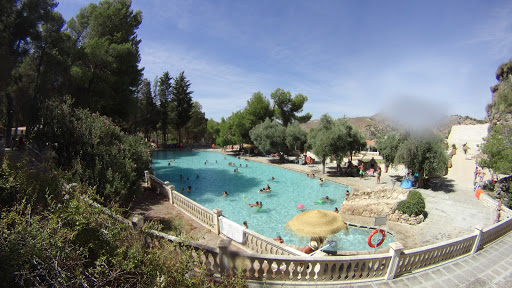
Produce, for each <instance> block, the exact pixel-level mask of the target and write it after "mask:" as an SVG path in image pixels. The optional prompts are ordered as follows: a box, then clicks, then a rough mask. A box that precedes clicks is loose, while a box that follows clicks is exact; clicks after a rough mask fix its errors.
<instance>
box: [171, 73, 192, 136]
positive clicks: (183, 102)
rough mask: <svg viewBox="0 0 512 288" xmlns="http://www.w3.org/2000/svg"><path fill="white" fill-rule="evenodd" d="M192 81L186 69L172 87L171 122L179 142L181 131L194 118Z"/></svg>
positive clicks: (175, 79)
mask: <svg viewBox="0 0 512 288" xmlns="http://www.w3.org/2000/svg"><path fill="white" fill-rule="evenodd" d="M189 89H190V81H188V80H187V78H186V77H185V75H184V71H182V72H181V73H180V75H178V77H176V78H174V84H173V85H172V88H171V94H172V96H171V124H172V125H173V126H174V128H175V129H176V132H177V133H178V143H182V142H181V131H182V129H183V127H185V125H187V123H188V122H189V121H190V119H191V118H192V114H191V112H192V108H193V107H194V104H193V102H192V93H193V91H190V90H189Z"/></svg>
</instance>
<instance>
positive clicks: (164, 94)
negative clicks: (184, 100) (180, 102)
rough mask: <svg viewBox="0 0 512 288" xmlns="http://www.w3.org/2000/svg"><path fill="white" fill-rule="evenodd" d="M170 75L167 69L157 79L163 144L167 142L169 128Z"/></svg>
mask: <svg viewBox="0 0 512 288" xmlns="http://www.w3.org/2000/svg"><path fill="white" fill-rule="evenodd" d="M171 81H172V77H171V76H170V75H169V72H168V71H165V72H164V74H163V75H162V77H160V79H159V80H158V92H157V95H158V100H159V101H160V106H159V108H160V129H161V130H162V139H163V140H162V141H163V143H164V144H166V143H167V129H168V128H169V122H170V111H169V106H170V102H169V101H170V100H171V95H172V94H171V92H172V91H171V88H172V83H171Z"/></svg>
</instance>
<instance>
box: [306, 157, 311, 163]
mask: <svg viewBox="0 0 512 288" xmlns="http://www.w3.org/2000/svg"><path fill="white" fill-rule="evenodd" d="M306 163H308V164H309V163H311V157H309V156H308V157H306Z"/></svg>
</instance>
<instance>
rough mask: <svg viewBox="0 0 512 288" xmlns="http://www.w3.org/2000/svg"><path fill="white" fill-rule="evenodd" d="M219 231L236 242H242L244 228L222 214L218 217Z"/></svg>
mask: <svg viewBox="0 0 512 288" xmlns="http://www.w3.org/2000/svg"><path fill="white" fill-rule="evenodd" d="M219 225H220V232H221V233H222V234H224V236H226V237H228V238H229V239H233V240H235V241H236V242H238V243H243V242H244V238H245V237H244V236H245V232H244V231H245V228H244V227H243V226H241V225H239V224H237V223H235V222H233V221H231V220H229V219H228V218H226V217H224V216H220V217H219Z"/></svg>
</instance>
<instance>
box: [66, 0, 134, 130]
mask: <svg viewBox="0 0 512 288" xmlns="http://www.w3.org/2000/svg"><path fill="white" fill-rule="evenodd" d="M141 22H142V12H141V11H133V10H132V9H131V1H129V0H115V1H101V2H99V3H98V4H95V3H91V4H89V5H88V6H86V7H84V8H82V9H80V12H79V13H78V14H77V15H76V18H72V19H70V20H69V21H68V25H67V28H68V31H69V33H70V35H71V36H72V38H73V41H74V43H75V45H76V51H75V52H74V55H73V57H72V63H73V64H72V67H71V75H72V77H73V87H72V92H71V95H72V96H73V97H74V98H75V99H77V101H78V104H79V105H81V106H82V107H88V108H90V109H91V110H92V111H97V112H99V113H101V114H102V115H107V116H109V117H112V118H113V119H114V120H123V121H126V120H127V119H128V117H129V116H130V115H131V114H133V112H134V111H135V107H136V105H135V104H136V100H135V97H134V94H135V90H136V88H137V86H138V83H139V81H140V79H141V77H142V69H141V68H139V66H138V64H139V62H140V53H139V44H140V40H139V39H138V38H137V34H136V33H135V31H136V30H137V29H138V27H139V25H140V24H141Z"/></svg>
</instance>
